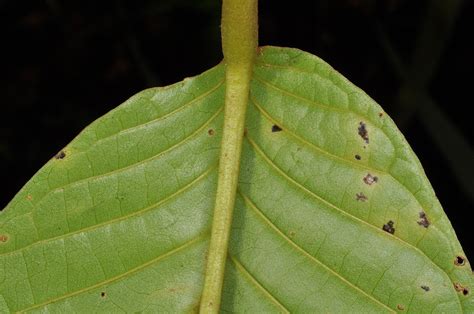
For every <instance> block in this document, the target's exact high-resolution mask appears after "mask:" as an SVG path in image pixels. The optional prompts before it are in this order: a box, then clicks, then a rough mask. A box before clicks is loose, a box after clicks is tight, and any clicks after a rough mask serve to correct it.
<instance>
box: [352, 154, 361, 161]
mask: <svg viewBox="0 0 474 314" xmlns="http://www.w3.org/2000/svg"><path fill="white" fill-rule="evenodd" d="M354 157H355V159H357V160H361V159H362V157H360V155H355V156H354Z"/></svg>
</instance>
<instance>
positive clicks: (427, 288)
mask: <svg viewBox="0 0 474 314" xmlns="http://www.w3.org/2000/svg"><path fill="white" fill-rule="evenodd" d="M420 288H421V289H423V290H425V291H426V292H428V291H430V287H428V286H425V285H423V286H420Z"/></svg>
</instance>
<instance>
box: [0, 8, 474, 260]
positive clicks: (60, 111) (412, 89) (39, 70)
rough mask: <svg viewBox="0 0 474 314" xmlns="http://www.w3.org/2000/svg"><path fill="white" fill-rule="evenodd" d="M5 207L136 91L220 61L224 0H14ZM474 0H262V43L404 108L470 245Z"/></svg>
mask: <svg viewBox="0 0 474 314" xmlns="http://www.w3.org/2000/svg"><path fill="white" fill-rule="evenodd" d="M0 17H1V18H0V39H1V46H0V47H1V49H0V121H1V123H0V178H1V180H0V187H1V189H0V208H3V207H4V206H5V205H6V204H7V202H8V201H9V200H10V199H11V198H12V197H13V196H14V195H15V193H16V192H17V191H18V190H19V189H20V188H21V186H23V184H24V183H25V182H26V181H27V180H28V179H29V178H30V177H31V176H32V175H33V174H34V173H35V172H36V171H37V170H38V169H39V168H40V167H41V166H42V165H43V164H44V163H45V162H46V161H47V160H48V159H50V158H51V157H52V156H53V155H54V154H55V153H56V152H57V151H59V150H60V149H61V148H62V147H63V146H65V145H66V144H67V143H68V142H69V141H70V140H71V139H72V138H73V137H74V136H76V135H77V134H78V133H79V131H80V130H82V129H83V128H84V127H85V126H87V125H88V124H89V123H91V122H92V121H93V120H95V119H96V118H98V117H100V116H101V115H103V114H104V113H106V112H107V111H109V110H111V109H112V108H114V107H116V106H117V105H118V104H120V103H121V102H123V101H124V100H126V99H127V98H128V97H130V96H131V95H133V94H134V93H136V92H138V91H140V90H142V89H144V88H147V87H151V86H159V85H168V84H170V83H174V82H177V81H180V80H182V79H183V78H184V77H187V76H192V75H196V74H199V73H200V72H202V71H204V70H206V69H208V68H209V67H211V66H213V65H215V64H216V63H218V62H219V61H220V60H221V58H222V55H221V50H220V33H219V19H220V1H219V0H188V1H185V0H153V1H151V0H149V1H65V0H63V1H61V0H49V1H48V0H44V1H16V0H0ZM473 29H474V2H473V1H467V0H466V1H460V0H433V1H422V0H417V1H414V0H378V1H376V0H337V1H335V0H333V1H331V0H326V1H315V0H308V1H304V0H294V1H290V2H288V1H281V2H278V1H270V0H261V1H260V44H261V45H269V44H271V45H278V46H287V47H295V48H300V49H303V50H306V51H308V52H311V53H314V54H317V55H318V56H320V57H322V58H323V59H325V60H326V61H327V62H329V63H330V64H331V65H332V66H333V67H335V68H336V69H337V70H339V72H341V73H342V74H343V75H345V76H346V77H348V78H349V79H350V80H351V81H352V82H354V83H355V84H356V85H358V86H359V87H361V88H362V89H364V90H365V91H366V92H367V93H368V94H369V95H371V96H372V97H373V98H374V99H375V100H376V101H377V102H379V103H380V104H382V106H383V107H384V109H385V110H386V111H387V112H388V113H389V114H390V115H391V116H392V118H393V119H394V120H395V122H396V123H397V125H398V126H399V128H400V129H401V131H402V132H403V133H404V134H405V136H406V138H407V139H408V142H409V143H410V144H411V146H412V147H413V149H414V151H415V152H416V153H417V155H418V157H419V159H420V160H421V162H422V163H423V165H424V168H425V170H426V173H427V175H428V178H429V179H430V180H431V182H432V185H433V186H434V189H435V191H436V193H437V195H438V197H439V199H440V201H441V203H442V204H443V206H444V209H445V211H446V213H447V215H448V216H449V218H450V219H451V222H452V224H453V226H454V228H455V230H456V232H457V234H458V237H459V239H460V241H461V244H462V245H463V247H464V249H465V251H466V254H467V255H468V257H471V259H473V258H474V248H473V245H474V243H473V242H474V241H473V240H472V238H473V237H472V228H471V226H472V220H471V219H472V218H471V211H472V209H473V206H472V205H473V198H474V193H473V188H474V182H473V178H474V175H473V166H472V162H474V158H473V150H472V136H471V135H472V133H471V124H472V122H470V119H472V114H470V113H469V112H468V108H471V107H473V105H474V104H473V100H472V91H473V88H474V87H473V79H472V75H473V73H474V61H473V60H474V45H473V39H474V36H473V32H472V30H473Z"/></svg>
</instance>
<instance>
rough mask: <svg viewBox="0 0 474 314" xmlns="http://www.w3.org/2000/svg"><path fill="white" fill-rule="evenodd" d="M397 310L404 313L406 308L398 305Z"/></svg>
mask: <svg viewBox="0 0 474 314" xmlns="http://www.w3.org/2000/svg"><path fill="white" fill-rule="evenodd" d="M397 309H399V310H400V311H403V310H404V309H405V307H404V306H403V305H402V304H398V305H397Z"/></svg>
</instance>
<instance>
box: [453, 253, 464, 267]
mask: <svg viewBox="0 0 474 314" xmlns="http://www.w3.org/2000/svg"><path fill="white" fill-rule="evenodd" d="M454 264H456V265H457V266H464V264H465V259H464V257H462V256H459V255H458V256H456V258H455V259H454Z"/></svg>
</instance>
